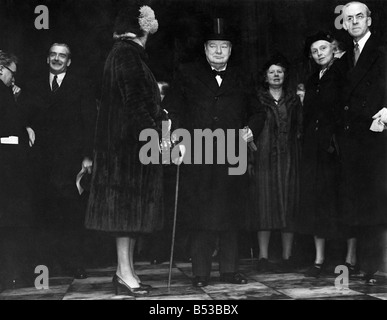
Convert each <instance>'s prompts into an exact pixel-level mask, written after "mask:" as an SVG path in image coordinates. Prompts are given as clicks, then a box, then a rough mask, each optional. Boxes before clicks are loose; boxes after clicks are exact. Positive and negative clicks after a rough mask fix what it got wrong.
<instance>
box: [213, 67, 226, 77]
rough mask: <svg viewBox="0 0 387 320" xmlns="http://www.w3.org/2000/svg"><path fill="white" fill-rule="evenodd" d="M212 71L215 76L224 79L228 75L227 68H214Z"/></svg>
mask: <svg viewBox="0 0 387 320" xmlns="http://www.w3.org/2000/svg"><path fill="white" fill-rule="evenodd" d="M212 73H213V74H214V77H216V76H220V77H221V78H222V79H223V78H224V76H225V75H226V70H223V71H218V70H215V69H213V70H212Z"/></svg>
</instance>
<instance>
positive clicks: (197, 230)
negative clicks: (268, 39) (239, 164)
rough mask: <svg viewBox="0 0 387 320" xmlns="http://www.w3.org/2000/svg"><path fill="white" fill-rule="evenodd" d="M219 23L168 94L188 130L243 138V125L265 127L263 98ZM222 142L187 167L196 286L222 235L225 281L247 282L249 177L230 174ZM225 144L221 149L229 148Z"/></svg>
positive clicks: (183, 202)
mask: <svg viewBox="0 0 387 320" xmlns="http://www.w3.org/2000/svg"><path fill="white" fill-rule="evenodd" d="M215 26H216V29H215V30H216V32H215V33H212V34H209V35H208V36H207V37H206V39H205V43H204V52H205V58H206V59H202V60H201V61H198V62H195V63H192V64H187V65H183V66H182V67H181V68H180V70H179V72H178V73H177V75H176V78H175V80H174V83H173V85H172V89H171V90H172V91H171V94H170V95H167V96H166V97H165V108H166V109H167V110H168V111H169V112H170V116H171V119H172V124H173V125H174V126H176V127H181V128H184V129H186V130H188V131H189V132H190V133H191V137H194V134H193V133H194V130H196V129H201V130H204V129H210V130H211V131H212V132H214V131H215V130H217V129H221V130H223V132H224V133H225V134H227V133H226V132H227V130H228V129H232V130H235V133H236V137H237V138H238V136H239V129H242V128H244V127H245V126H249V128H251V129H249V130H246V131H245V133H246V134H247V133H248V134H247V135H249V136H250V138H251V137H252V135H253V134H254V135H258V134H259V133H260V131H261V129H262V128H263V124H264V120H265V115H264V112H263V110H260V109H259V108H258V102H255V103H253V102H252V100H253V94H252V91H251V90H250V89H251V84H250V83H248V81H247V80H246V78H245V77H244V75H243V74H242V72H241V70H240V69H239V68H236V67H233V66H231V65H230V64H229V63H228V62H229V58H230V56H231V50H232V43H231V37H230V35H227V34H226V33H225V32H224V28H223V20H222V19H216V20H215ZM214 140H215V139H214ZM237 140H238V139H237ZM226 141H227V138H226ZM217 144H220V142H219V141H216V140H215V141H214V145H213V146H214V148H213V149H212V150H210V151H213V156H214V161H213V164H205V161H204V159H205V157H204V154H205V152H204V153H203V156H202V160H203V162H202V163H203V164H187V165H183V166H182V167H181V173H182V178H181V184H180V185H181V197H180V199H179V207H180V209H179V212H181V213H182V215H181V217H180V218H181V219H179V221H180V220H181V221H180V222H181V225H184V226H185V227H186V228H187V229H188V230H189V231H190V232H191V248H192V250H191V257H192V269H193V275H194V278H193V285H194V286H195V287H204V286H206V285H207V284H208V281H209V279H210V273H211V263H212V254H213V252H214V249H215V243H216V241H217V240H219V246H220V251H219V254H218V258H219V265H220V270H219V271H220V276H221V281H224V282H228V283H234V284H246V283H247V279H246V278H245V276H244V275H242V274H240V273H239V272H238V227H239V226H240V223H241V222H242V223H243V222H244V221H243V213H244V207H243V204H244V203H245V202H246V201H244V196H245V195H246V194H247V193H248V192H247V177H246V175H229V172H228V167H229V166H230V164H229V163H228V160H226V163H225V164H221V162H219V163H218V162H217V157H219V154H218V153H217V152H216V150H217ZM204 149H206V152H208V151H209V150H208V148H204V147H203V151H204ZM210 149H211V148H210ZM220 149H222V148H220ZM225 149H226V148H224V150H220V152H221V153H223V154H224V153H225V151H226V150H225ZM236 149H237V147H236ZM218 151H219V150H218ZM206 156H208V154H206ZM241 156H242V157H243V155H241ZM192 159H197V154H195V155H192ZM185 160H187V159H185ZM192 162H193V161H192Z"/></svg>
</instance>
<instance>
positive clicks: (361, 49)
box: [353, 30, 371, 53]
mask: <svg viewBox="0 0 387 320" xmlns="http://www.w3.org/2000/svg"><path fill="white" fill-rule="evenodd" d="M370 37H371V31H369V30H368V32H367V33H366V34H365V35H364V37H363V38H361V39H360V40H359V41H358V42H357V43H358V44H359V50H360V53H361V52H362V51H363V49H364V46H365V44H366V43H367V41H368V39H369V38H370ZM353 43H354V44H355V45H356V41H353Z"/></svg>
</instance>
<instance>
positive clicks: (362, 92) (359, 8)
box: [338, 2, 387, 284]
mask: <svg viewBox="0 0 387 320" xmlns="http://www.w3.org/2000/svg"><path fill="white" fill-rule="evenodd" d="M343 18H344V29H345V30H346V31H347V32H348V33H349V35H350V36H351V37H352V39H353V46H352V48H349V49H348V50H347V52H346V54H345V55H344V56H343V57H342V58H341V59H340V63H339V66H340V67H341V69H342V72H343V73H344V74H345V77H344V79H345V83H343V88H342V106H341V115H342V117H341V124H340V130H339V135H338V138H339V144H340V151H341V156H342V179H341V186H340V191H341V193H340V195H341V200H342V211H343V222H344V223H345V224H346V225H347V226H349V233H348V245H349V247H350V248H352V250H349V256H348V257H347V261H346V262H347V265H348V267H349V269H350V274H351V273H352V272H353V271H354V270H355V269H356V267H355V266H356V265H357V264H358V262H357V257H356V246H357V239H359V249H360V250H359V253H360V259H361V269H362V270H363V271H364V272H365V273H366V275H365V277H366V281H367V283H368V284H372V283H374V277H373V275H374V273H375V272H376V271H377V270H378V267H379V266H380V265H381V263H380V262H381V261H380V258H381V256H382V255H381V253H382V251H381V249H382V247H381V246H382V245H383V242H382V235H383V231H384V229H385V228H384V227H383V226H384V225H385V224H386V223H387V215H386V203H385V202H386V199H387V183H386V181H387V165H386V163H387V158H386V157H387V132H386V131H384V128H385V125H384V123H383V120H385V118H382V115H384V114H385V113H386V114H387V109H385V108H386V107H387V95H386V88H387V81H386V72H387V65H386V57H387V55H386V47H385V46H383V45H381V43H382V42H381V41H380V40H379V39H378V38H377V36H376V34H374V33H373V32H372V33H371V30H370V27H371V24H372V18H371V11H370V9H369V8H368V7H367V5H365V4H364V3H361V2H350V3H348V4H346V5H345V6H344V7H343ZM386 122H387V120H386Z"/></svg>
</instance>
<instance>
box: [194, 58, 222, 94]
mask: <svg viewBox="0 0 387 320" xmlns="http://www.w3.org/2000/svg"><path fill="white" fill-rule="evenodd" d="M197 66H198V67H197V69H195V70H194V76H195V77H196V78H197V79H198V80H199V81H200V82H202V83H203V84H204V85H205V86H206V87H208V88H209V89H210V90H211V91H212V92H213V93H214V94H216V93H217V92H218V91H219V85H218V82H217V81H216V79H215V77H214V75H213V73H212V72H211V67H210V65H209V64H208V63H207V62H206V61H205V62H199V63H198V64H197Z"/></svg>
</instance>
